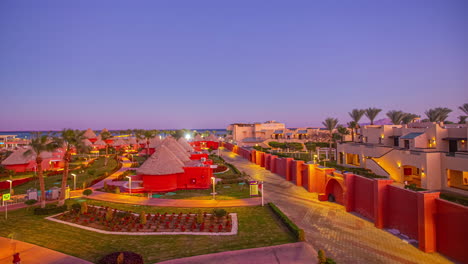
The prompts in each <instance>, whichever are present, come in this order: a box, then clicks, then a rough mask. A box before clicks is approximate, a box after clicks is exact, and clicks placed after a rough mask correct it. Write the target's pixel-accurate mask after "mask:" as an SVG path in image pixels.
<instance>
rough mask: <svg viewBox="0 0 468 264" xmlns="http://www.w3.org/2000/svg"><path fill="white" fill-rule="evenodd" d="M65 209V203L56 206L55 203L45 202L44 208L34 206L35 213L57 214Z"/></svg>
mask: <svg viewBox="0 0 468 264" xmlns="http://www.w3.org/2000/svg"><path fill="white" fill-rule="evenodd" d="M66 210H67V206H66V205H62V206H57V205H55V204H47V205H46V207H45V208H40V207H38V208H34V214H35V215H48V214H58V213H62V212H65V211H66Z"/></svg>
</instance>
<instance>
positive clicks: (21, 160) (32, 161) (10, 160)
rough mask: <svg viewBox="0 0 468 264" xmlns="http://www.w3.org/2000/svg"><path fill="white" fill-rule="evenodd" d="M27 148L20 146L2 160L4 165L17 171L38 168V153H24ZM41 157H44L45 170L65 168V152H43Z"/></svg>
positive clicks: (43, 166) (43, 165) (43, 167)
mask: <svg viewBox="0 0 468 264" xmlns="http://www.w3.org/2000/svg"><path fill="white" fill-rule="evenodd" d="M27 150H28V148H20V149H18V150H16V151H14V152H13V153H11V154H10V156H8V157H7V158H6V159H5V160H4V161H2V165H3V166H4V167H5V169H7V170H12V171H15V172H26V171H35V170H36V169H37V164H36V153H34V152H33V153H31V154H29V155H24V153H25V152H26V151H27ZM41 157H42V158H43V161H42V169H43V170H57V169H62V168H63V165H64V163H63V152H61V151H57V152H54V153H51V152H44V153H42V154H41Z"/></svg>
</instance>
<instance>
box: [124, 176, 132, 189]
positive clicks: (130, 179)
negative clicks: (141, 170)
mask: <svg viewBox="0 0 468 264" xmlns="http://www.w3.org/2000/svg"><path fill="white" fill-rule="evenodd" d="M125 178H128V189H129V192H130V193H132V177H130V176H126V177H125Z"/></svg>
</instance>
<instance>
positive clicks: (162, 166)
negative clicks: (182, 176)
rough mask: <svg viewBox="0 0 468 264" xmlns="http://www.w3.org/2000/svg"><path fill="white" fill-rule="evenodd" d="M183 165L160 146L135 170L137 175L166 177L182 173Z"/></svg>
mask: <svg viewBox="0 0 468 264" xmlns="http://www.w3.org/2000/svg"><path fill="white" fill-rule="evenodd" d="M183 167H184V163H183V162H182V161H180V160H179V159H178V158H177V157H176V155H175V154H174V153H172V151H170V150H169V149H168V148H167V147H166V146H160V147H159V149H158V151H156V152H155V153H154V155H152V156H151V157H150V158H149V159H147V160H146V161H145V163H143V164H142V165H141V166H140V168H138V169H137V174H145V175H167V174H175V173H183V172H184V169H183Z"/></svg>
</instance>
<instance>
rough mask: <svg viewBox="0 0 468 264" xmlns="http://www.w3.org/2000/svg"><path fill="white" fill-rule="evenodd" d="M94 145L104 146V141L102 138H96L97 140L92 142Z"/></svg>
mask: <svg viewBox="0 0 468 264" xmlns="http://www.w3.org/2000/svg"><path fill="white" fill-rule="evenodd" d="M94 145H98V146H105V145H106V142H104V140H102V139H98V140H96V142H94Z"/></svg>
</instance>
